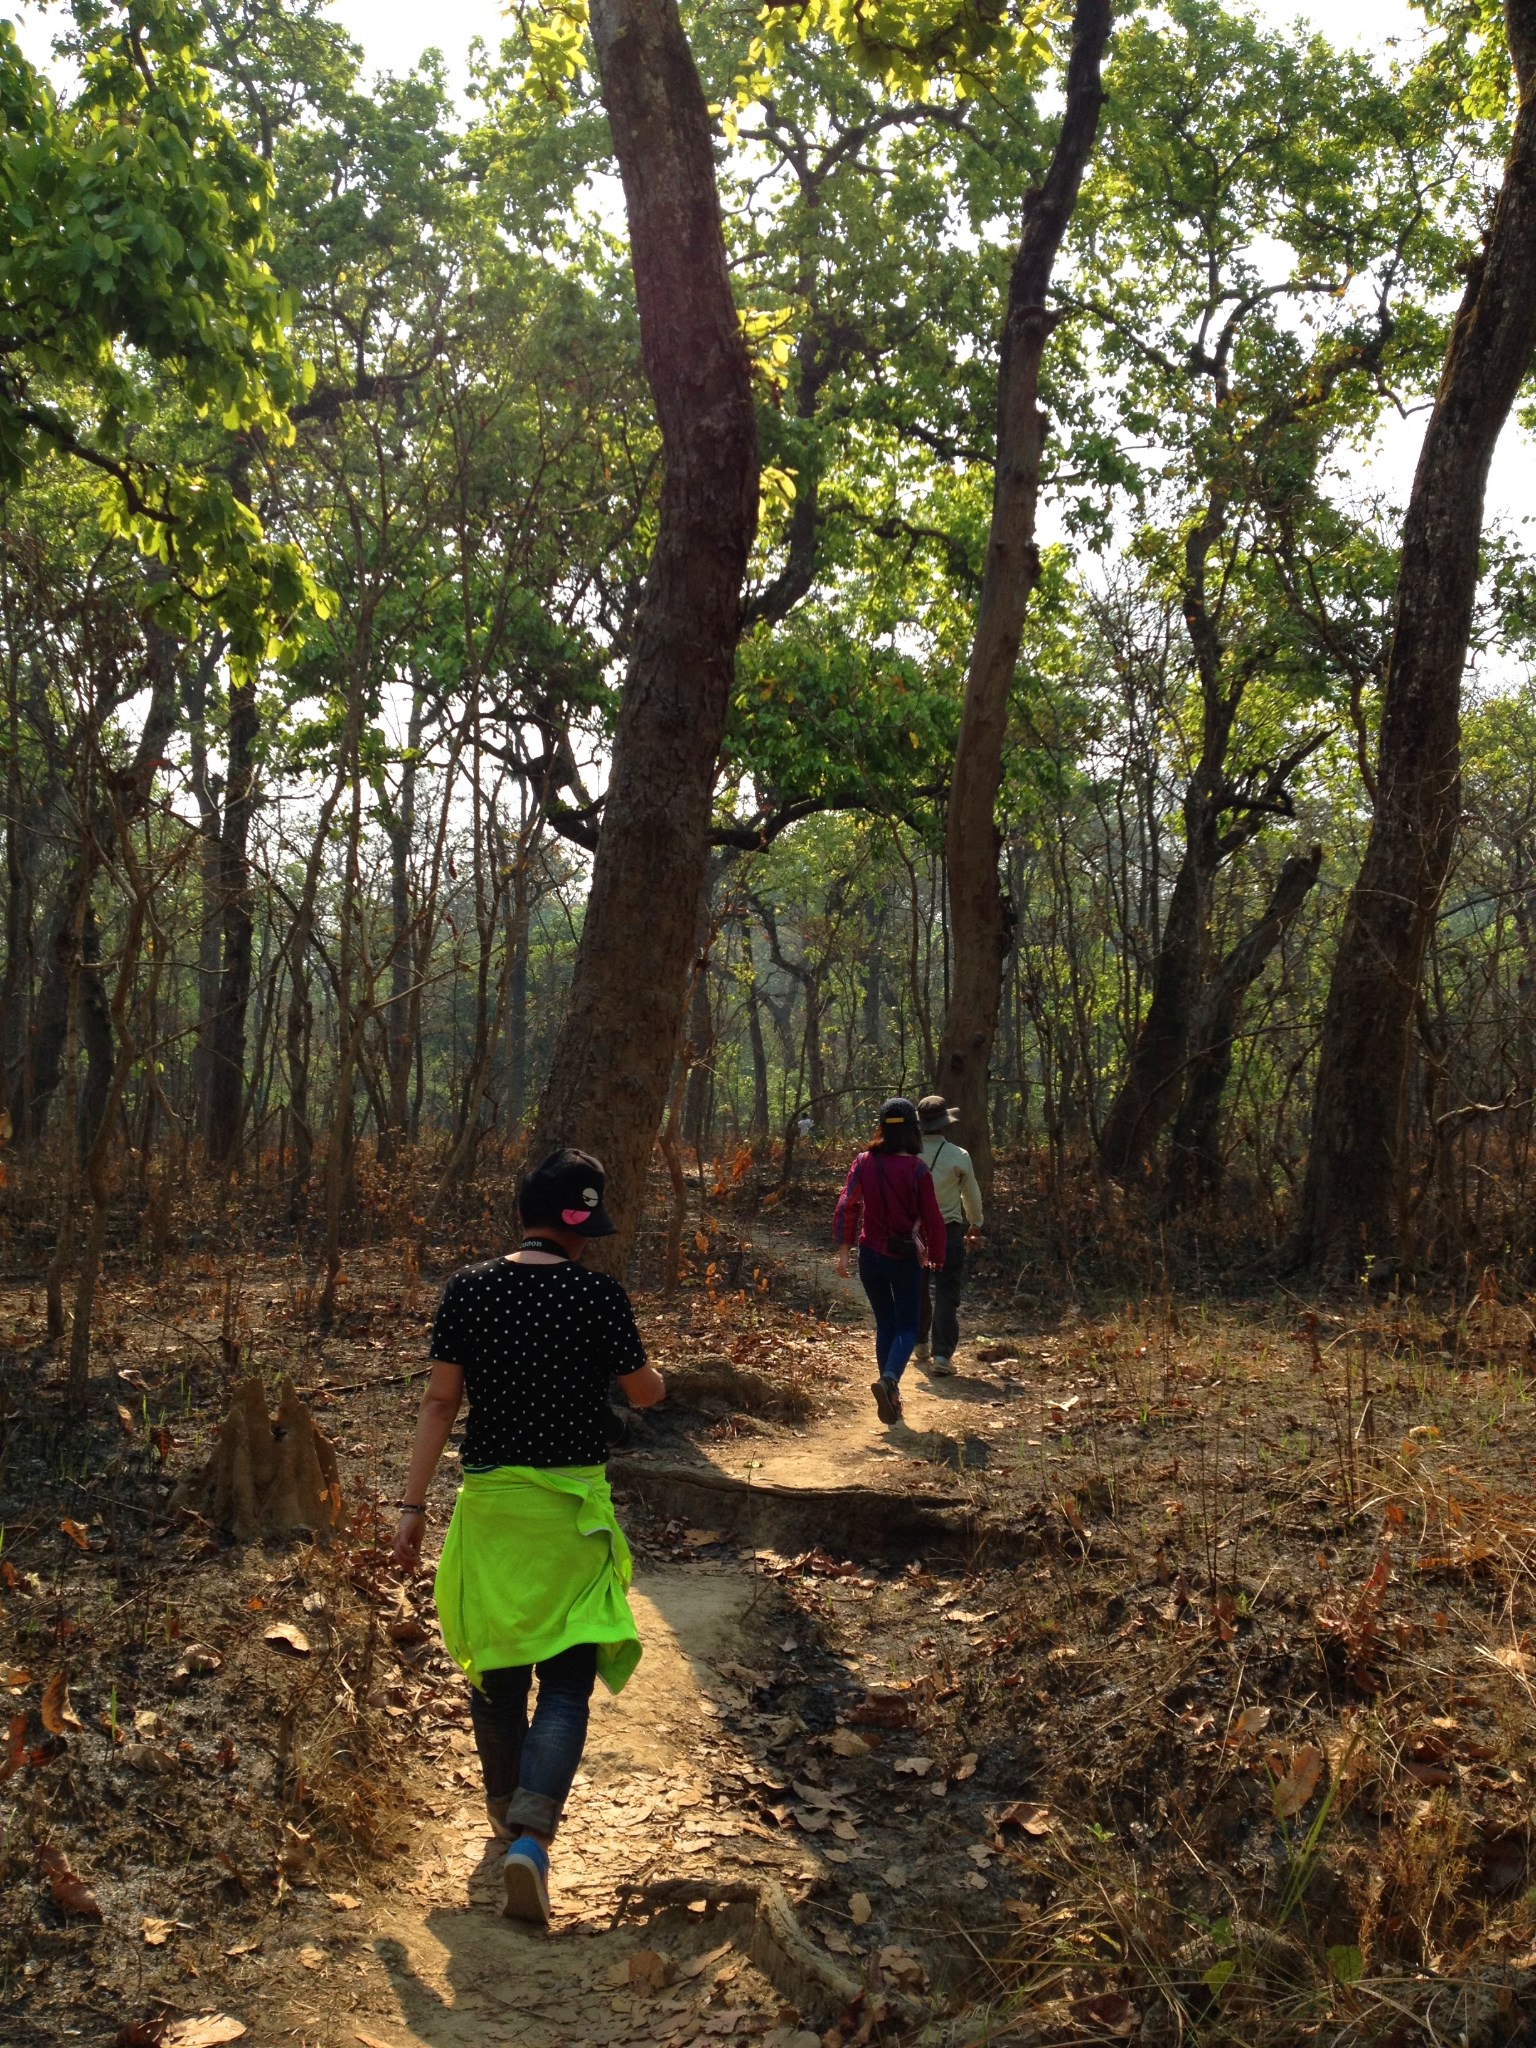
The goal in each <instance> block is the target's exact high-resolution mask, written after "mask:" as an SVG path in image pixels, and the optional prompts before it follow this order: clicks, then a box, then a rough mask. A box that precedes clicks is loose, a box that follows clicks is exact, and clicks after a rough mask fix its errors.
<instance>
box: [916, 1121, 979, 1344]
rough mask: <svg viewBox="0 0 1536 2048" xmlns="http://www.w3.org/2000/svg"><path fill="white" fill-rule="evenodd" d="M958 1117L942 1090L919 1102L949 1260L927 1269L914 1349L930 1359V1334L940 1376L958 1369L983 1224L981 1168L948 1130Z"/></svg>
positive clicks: (945, 1248) (925, 1146)
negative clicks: (963, 1313)
mask: <svg viewBox="0 0 1536 2048" xmlns="http://www.w3.org/2000/svg"><path fill="white" fill-rule="evenodd" d="M958 1121H959V1119H958V1118H957V1117H956V1115H955V1112H954V1111H953V1110H952V1109H951V1108H950V1106H949V1104H948V1103H947V1102H946V1101H945V1100H944V1098H943V1096H942V1095H925V1096H924V1097H923V1099H922V1101H921V1102H920V1103H919V1104H918V1105H917V1124H918V1129H919V1130H920V1131H921V1132H922V1134H923V1157H924V1159H926V1160H927V1162H928V1171H929V1172H930V1173H931V1174H932V1175H933V1192H934V1193H935V1194H936V1195H937V1196H938V1198H939V1211H940V1213H941V1215H942V1216H943V1218H944V1263H943V1265H942V1266H940V1267H939V1268H938V1270H937V1271H936V1272H932V1273H930V1272H929V1271H928V1269H927V1267H924V1269H923V1312H922V1320H921V1322H920V1323H919V1325H918V1334H917V1350H916V1352H915V1353H914V1354H913V1355H914V1357H915V1358H916V1359H917V1361H918V1363H919V1364H922V1363H923V1362H924V1361H925V1360H927V1359H928V1353H929V1344H930V1339H931V1342H932V1349H933V1357H932V1361H931V1362H930V1363H929V1365H928V1372H929V1376H930V1377H931V1378H933V1379H936V1380H942V1379H948V1377H949V1375H950V1374H951V1373H952V1372H953V1371H954V1369H955V1364H954V1359H955V1352H956V1350H957V1349H958V1348H959V1344H960V1296H961V1294H962V1292H963V1291H964V1288H965V1268H966V1247H967V1246H968V1245H974V1244H975V1242H976V1239H977V1236H978V1234H979V1233H980V1230H981V1184H980V1182H979V1181H978V1180H977V1178H976V1169H975V1167H974V1166H973V1165H972V1164H971V1155H970V1153H969V1152H967V1151H966V1149H965V1147H964V1146H963V1145H957V1144H956V1143H955V1141H954V1139H953V1138H951V1137H950V1135H949V1127H950V1125H951V1124H953V1123H957V1122H958Z"/></svg>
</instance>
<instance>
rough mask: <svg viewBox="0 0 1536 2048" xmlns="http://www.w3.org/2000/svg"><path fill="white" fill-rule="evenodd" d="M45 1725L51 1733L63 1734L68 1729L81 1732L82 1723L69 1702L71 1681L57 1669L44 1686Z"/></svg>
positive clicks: (76, 1732) (77, 1732)
mask: <svg viewBox="0 0 1536 2048" xmlns="http://www.w3.org/2000/svg"><path fill="white" fill-rule="evenodd" d="M42 1711H43V1726H44V1727H45V1728H46V1729H47V1730H48V1733H49V1734H50V1735H62V1734H63V1733H64V1732H65V1730H66V1729H69V1730H71V1731H73V1732H74V1733H75V1734H77V1735H78V1734H79V1733H80V1723H79V1721H78V1720H77V1719H76V1718H75V1713H74V1710H73V1708H72V1707H71V1706H70V1704H69V1682H68V1680H67V1679H66V1678H65V1676H64V1673H63V1672H62V1671H55V1673H54V1674H53V1676H52V1678H50V1679H49V1681H48V1683H47V1685H46V1686H44V1688H43V1709H42Z"/></svg>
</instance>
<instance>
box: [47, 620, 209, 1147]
mask: <svg viewBox="0 0 1536 2048" xmlns="http://www.w3.org/2000/svg"><path fill="white" fill-rule="evenodd" d="M144 631H145V668H146V671H147V674H148V679H149V686H150V690H149V706H148V709H147V710H146V711H145V714H144V724H143V726H142V727H141V728H140V732H139V741H138V745H137V746H136V747H135V749H134V754H133V759H132V761H131V762H130V763H129V765H128V767H127V768H126V769H124V770H122V771H121V772H119V771H115V770H114V771H113V773H112V780H113V782H114V784H115V797H114V802H115V805H116V820H117V823H121V822H122V821H125V820H127V819H131V818H134V817H137V816H139V815H140V814H141V813H142V811H143V810H144V808H145V806H146V805H147V804H148V802H149V797H150V790H151V787H152V785H153V783H154V779H155V771H156V769H157V768H158V767H159V765H160V763H161V761H162V759H163V758H164V755H165V752H166V749H167V748H168V746H169V745H170V739H171V734H172V733H173V732H174V731H175V729H176V720H177V716H178V711H179V704H178V693H177V663H176V653H177V650H176V643H175V642H174V641H173V640H172V639H171V638H170V637H169V635H168V634H166V633H164V632H162V631H161V630H160V628H159V627H157V626H154V625H148V624H146V626H145V629H144ZM99 737H100V736H99V731H98V730H96V729H94V728H93V729H90V730H88V731H86V732H84V733H82V735H81V738H80V746H79V751H78V753H77V756H76V759H75V761H74V763H73V772H72V774H71V776H70V783H71V786H72V795H73V797H74V803H75V829H76V830H77V831H78V833H79V843H78V845H77V846H76V848H75V849H74V852H73V854H72V855H71V857H70V858H69V860H68V862H67V864H66V867H65V870H64V875H63V879H62V881H61V883H60V885H59V893H58V897H57V900H56V904H55V908H54V912H53V915H52V917H51V918H50V920H49V925H48V938H47V941H46V943H45V945H44V948H43V975H42V982H41V985H40V987H39V989H38V992H37V1000H36V1003H35V1004H34V1006H33V1010H32V1016H31V1024H30V1031H29V1036H28V1043H27V1051H26V1055H25V1057H24V1059H23V1062H22V1065H23V1068H24V1070H25V1072H26V1073H27V1075H28V1076H29V1077H30V1090H29V1093H28V1095H27V1096H26V1098H25V1100H24V1101H23V1103H22V1105H21V1114H20V1115H19V1116H18V1117H17V1118H16V1128H17V1139H18V1142H19V1143H22V1144H27V1145H36V1144H39V1143H41V1141H42V1136H43V1132H44V1130H45V1129H46V1127H47V1121H48V1110H49V1106H50V1104H51V1103H52V1100H53V1097H54V1094H55V1092H56V1090H57V1088H58V1085H59V1075H60V1070H61V1069H60V1061H61V1057H62V1054H63V1049H64V1042H65V1037H66V1029H65V1025H66V1019H67V1018H68V1016H69V1009H70V1004H71V1002H72V1001H75V1000H77V999H78V996H79V991H80V987H81V980H80V975H79V972H78V966H79V957H80V956H79V952H78V940H79V934H80V933H81V931H82V930H83V926H82V923H81V919H82V918H83V916H84V914H85V906H86V903H87V900H88V898H89V892H90V877H91V873H92V871H93V869H94V868H95V866H96V865H97V862H98V859H99V854H98V849H99V848H100V847H102V846H105V845H106V844H107V843H108V841H109V839H110V837H111V835H112V833H113V832H114V830H116V829H117V823H114V808H113V804H109V803H106V802H103V801H102V799H101V798H100V796H99V795H98V794H97V790H98V787H99V780H100V778H99V774H98V762H97V754H96V750H97V746H98V743H99Z"/></svg>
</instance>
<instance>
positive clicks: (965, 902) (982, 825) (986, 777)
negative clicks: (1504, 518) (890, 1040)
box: [937, 0, 1113, 1188]
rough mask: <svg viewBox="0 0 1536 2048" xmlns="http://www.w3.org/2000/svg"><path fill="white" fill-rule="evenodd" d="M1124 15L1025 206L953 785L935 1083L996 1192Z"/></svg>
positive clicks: (1088, 14) (1083, 20) (1095, 58)
mask: <svg viewBox="0 0 1536 2048" xmlns="http://www.w3.org/2000/svg"><path fill="white" fill-rule="evenodd" d="M1112 12H1113V9H1112V4H1111V0H1077V5H1076V8H1075V9H1074V12H1073V17H1072V53H1071V56H1070V58H1069V60H1068V64H1067V77H1066V105H1065V108H1064V109H1063V112H1062V118H1061V129H1060V132H1059V134H1058V135H1057V138H1056V147H1055V149H1054V151H1053V152H1052V155H1051V162H1050V167H1049V169H1048V170H1047V171H1046V174H1045V180H1044V183H1043V184H1041V185H1039V186H1037V187H1035V188H1034V189H1033V190H1032V191H1031V192H1030V193H1029V194H1028V196H1027V197H1026V199H1025V201H1024V222H1023V229H1022V232H1021V234H1020V236H1019V246H1018V250H1017V252H1016V254H1015V256H1014V261H1013V272H1012V275H1011V277H1010V278H1009V281H1008V310H1007V314H1006V316H1005V319H1004V322H1003V337H1002V350H1001V355H1000V359H999V363H998V380H997V457H996V466H995V469H994V472H993V483H992V524H991V529H990V532H989V534H988V537H987V563H986V571H985V575H984V577H983V580H982V587H981V598H980V601H979V603H978V605H977V611H976V631H975V637H974V639H973V641H972V645H971V660H970V667H969V669H968V670H967V673H966V679H965V704H964V708H963V710H962V712H961V716H960V737H959V740H958V743H957V745H956V748H955V766H954V773H953V776H952V778H951V781H950V794H949V820H948V825H947V828H946V837H945V851H946V854H947V861H948V870H949V907H950V927H949V929H950V932H951V935H952V942H953V948H954V980H953V987H952V989H951V990H950V994H949V1001H948V1007H947V1009H946V1012H945V1017H944V1031H943V1036H942V1038H941V1039H940V1042H939V1053H938V1067H939V1071H938V1075H937V1084H938V1086H939V1087H940V1088H941V1089H943V1090H944V1092H945V1093H946V1094H947V1095H948V1096H949V1097H950V1099H951V1100H952V1101H953V1102H954V1104H955V1105H956V1107H957V1108H958V1109H959V1112H960V1136H961V1138H962V1139H963V1140H964V1142H965V1144H966V1145H967V1146H969V1148H970V1151H971V1156H972V1158H973V1160H974V1161H975V1164H976V1173H977V1177H978V1179H979V1180H980V1181H981V1182H982V1184H983V1186H984V1187H987V1188H990V1186H991V1181H992V1135H991V1128H990V1119H989V1117H988V1114H987V1108H988V1105H987V1063H988V1060H989V1059H990V1057H991V1053H992V1041H993V1038H994V1037H995V1036H996V1033H997V1016H998V1006H999V1003H1000V1001H1001V995H1002V976H1003V963H1004V961H1005V960H1006V959H1007V957H1008V948H1009V945H1010V943H1011V918H1010V913H1009V909H1008V905H1007V903H1006V901H1005V900H1004V897H1003V891H1002V886H1001V884H1000V882H999V880H998V873H997V861H998V853H999V850H1000V847H1001V837H1000V834H999V832H998V826H997V799H998V794H999V792H1000V791H1001V789H1002V784H1003V743H1004V740H1005V738H1006V736H1007V730H1008V698H1009V692H1010V689H1011V687H1012V683H1013V674H1014V670H1015V668H1016V667H1017V665H1018V659H1019V643H1020V640H1021V639H1022V637H1023V632H1024V614H1025V611H1026V609H1027V608H1028V605H1029V600H1030V596H1031V594H1032V593H1033V591H1034V587H1035V585H1036V583H1037V582H1038V581H1039V578H1040V551H1039V548H1038V547H1037V545H1036V542H1035V508H1036V502H1037V499H1038V497H1039V491H1040V458H1041V454H1042V452H1043V450H1044V446H1045V416H1044V414H1043V413H1042V412H1041V410H1040V406H1039V402H1038V393H1039V384H1040V361H1041V357H1042V356H1043V355H1044V353H1045V344H1046V341H1047V339H1048V338H1049V336H1050V332H1051V328H1052V326H1053V325H1054V322H1053V320H1052V318H1051V315H1050V313H1049V312H1048V311H1047V309H1046V303H1045V301H1046V294H1047V292H1048V291H1049V289H1050V283H1051V272H1052V269H1053V267H1054V265H1055V261H1056V256H1057V252H1058V251H1059V249H1060V247H1061V242H1062V237H1063V236H1064V235H1065V233H1066V230H1067V223H1068V222H1069V221H1070V220H1071V218H1072V209H1073V207H1074V206H1075V205H1076V204H1077V194H1078V188H1079V187H1080V185H1081V184H1082V179H1083V171H1084V168H1085V166H1086V164H1087V162H1088V157H1089V154H1090V152H1091V151H1092V148H1093V143H1094V137H1095V135H1096V134H1097V132H1098V125H1099V109H1100V106H1101V104H1102V101H1103V96H1104V95H1103V84H1102V77H1101V73H1102V69H1103V61H1104V49H1105V45H1106V43H1107V42H1108V40H1109V28H1110V19H1111V15H1112Z"/></svg>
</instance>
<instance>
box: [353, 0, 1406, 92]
mask: <svg viewBox="0 0 1536 2048" xmlns="http://www.w3.org/2000/svg"><path fill="white" fill-rule="evenodd" d="M1252 7H1253V12H1254V13H1255V14H1256V15H1258V16H1259V17H1260V19H1262V20H1265V21H1273V22H1280V23H1283V22H1290V21H1295V20H1297V19H1298V18H1305V19H1307V20H1308V21H1310V22H1312V23H1313V24H1314V25H1315V26H1316V27H1318V28H1320V29H1323V30H1325V31H1326V33H1327V34H1328V35H1329V36H1331V37H1332V38H1333V40H1334V41H1335V42H1338V43H1348V44H1352V45H1353V46H1355V47H1356V48H1361V49H1363V48H1366V47H1368V46H1369V45H1371V44H1377V43H1384V42H1386V41H1387V40H1388V39H1389V38H1390V37H1392V36H1404V35H1408V36H1411V35H1413V34H1415V33H1416V32H1417V31H1418V30H1419V28H1420V27H1421V26H1422V17H1421V16H1420V15H1418V14H1416V13H1415V12H1414V10H1413V9H1412V8H1411V7H1410V6H1409V5H1408V4H1407V0H1349V4H1348V5H1347V6H1342V7H1341V6H1332V7H1319V6H1316V5H1312V6H1308V5H1305V4H1301V5H1298V4H1297V0H1252ZM335 15H336V19H337V20H338V21H341V22H344V23H345V24H346V26H347V28H348V29H349V30H350V32H351V33H352V34H353V35H354V36H355V37H356V38H357V40H358V42H360V43H361V44H362V46H363V48H364V50H365V51H366V52H367V57H368V62H369V64H370V65H371V66H372V67H373V68H375V69H377V70H381V71H405V70H409V69H410V67H411V66H412V65H413V64H414V63H415V62H416V59H417V58H418V57H419V56H420V55H421V53H422V51H423V50H424V49H426V48H428V47H432V48H435V49H439V50H441V51H442V53H443V55H444V56H445V57H446V58H447V60H448V70H449V76H450V78H451V79H452V81H453V83H454V84H455V85H456V86H457V85H458V84H460V83H461V82H462V79H463V74H464V57H465V53H466V51H467V50H468V48H469V45H470V43H471V41H472V40H473V39H474V37H476V36H481V37H483V38H484V40H485V41H486V42H487V43H488V44H490V45H491V46H492V47H493V48H494V46H495V43H496V40H497V37H498V36H499V35H500V34H501V32H502V23H503V21H504V20H505V19H506V16H505V15H504V13H503V11H502V10H501V9H500V8H499V7H498V6H497V5H496V0H434V4H433V5H432V6H431V7H418V6H415V5H413V4H412V0H337V5H336V8H335Z"/></svg>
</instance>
